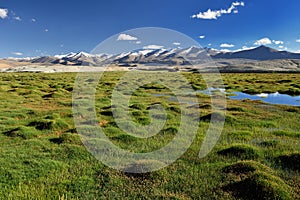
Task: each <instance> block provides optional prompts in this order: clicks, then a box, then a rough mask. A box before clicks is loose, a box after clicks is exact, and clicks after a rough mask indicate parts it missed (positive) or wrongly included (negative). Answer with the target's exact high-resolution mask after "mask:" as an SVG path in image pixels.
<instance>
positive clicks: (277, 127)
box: [0, 72, 300, 199]
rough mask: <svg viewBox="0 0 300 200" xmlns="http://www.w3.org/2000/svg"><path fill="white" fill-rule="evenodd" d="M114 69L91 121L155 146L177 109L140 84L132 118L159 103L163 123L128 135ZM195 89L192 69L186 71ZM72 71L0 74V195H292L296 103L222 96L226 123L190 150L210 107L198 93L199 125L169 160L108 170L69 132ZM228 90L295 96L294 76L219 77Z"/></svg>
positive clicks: (298, 139) (143, 120)
mask: <svg viewBox="0 0 300 200" xmlns="http://www.w3.org/2000/svg"><path fill="white" fill-rule="evenodd" d="M121 76H122V72H107V73H105V74H104V76H103V79H102V80H101V81H100V82H99V84H98V86H97V92H96V98H95V99H96V113H97V119H98V122H97V124H98V125H99V126H100V127H101V128H102V129H103V130H104V132H105V133H106V135H107V136H108V137H109V138H110V140H111V141H113V143H114V144H116V145H118V146H120V147H122V148H124V149H128V150H130V151H134V152H148V151H152V150H154V149H159V148H161V147H162V146H164V145H166V144H167V143H168V142H170V141H171V140H172V138H174V135H175V134H176V132H177V129H178V126H179V124H178V121H180V120H178V119H180V114H181V109H180V106H179V104H178V103H177V102H174V101H169V100H168V98H165V97H163V96H155V95H152V94H157V93H166V94H167V93H169V92H170V91H169V90H168V89H166V88H164V87H162V86H159V85H155V84H153V85H145V86H144V87H142V88H140V89H138V90H136V91H135V92H134V95H133V97H132V99H131V104H130V113H131V116H132V118H133V119H134V121H135V122H137V123H139V124H141V125H146V124H148V123H150V118H149V107H150V106H151V105H153V104H157V103H160V104H161V105H163V107H164V108H165V109H166V111H167V115H168V120H167V123H166V124H165V126H164V127H163V129H162V130H161V132H160V133H159V134H158V135H156V136H154V137H151V138H148V139H139V138H135V137H132V136H129V135H127V134H126V133H124V132H123V131H122V130H120V129H119V128H118V127H117V125H116V123H115V122H114V119H113V115H112V107H111V101H110V98H111V95H112V91H113V89H114V87H115V86H116V84H117V82H118V80H119V78H120V77H121ZM184 76H186V78H187V79H188V80H189V81H190V83H191V85H192V87H193V88H194V89H195V90H203V89H205V88H206V86H205V82H204V81H203V79H202V78H201V75H200V74H197V73H184ZM75 77H76V74H75V73H60V74H39V73H37V74H35V73H2V74H0V86H1V87H0V99H1V100H0V101H1V104H0V144H1V145H0V152H1V154H0V167H1V169H0V198H1V199H300V131H299V130H300V121H299V117H300V107H293V106H287V105H270V104H266V103H263V102H261V101H250V100H242V101H237V100H230V99H228V100H227V108H226V120H225V125H224V129H223V131H222V135H221V137H220V139H219V141H218V143H217V145H216V146H215V148H214V149H213V150H212V151H211V152H210V153H209V155H208V156H206V157H205V158H202V159H200V158H199V157H198V153H199V150H200V147H201V144H202V142H203V140H204V138H205V134H206V131H207V129H208V127H209V116H211V114H212V108H211V105H210V98H209V96H206V95H202V94H199V95H198V99H199V103H200V108H196V109H195V112H200V113H201V117H200V119H201V120H200V123H199V129H198V132H197V135H196V139H195V140H194V142H193V143H192V145H191V147H190V148H189V149H188V151H187V152H186V153H185V154H184V155H183V156H182V157H181V158H180V159H178V160H177V161H176V162H175V163H173V164H172V165H170V166H168V167H166V168H163V169H161V170H158V171H154V172H150V173H146V174H129V173H124V172H120V171H117V170H114V169H111V168H109V167H107V166H105V165H104V164H102V163H101V162H99V161H98V160H97V159H95V158H94V157H93V156H92V155H91V154H90V153H89V152H88V151H87V150H86V148H85V147H84V145H83V144H82V142H81V140H80V137H79V136H78V134H77V131H76V128H75V126H74V121H73V113H72V91H73V86H74V81H75ZM222 77H223V81H224V85H225V88H226V89H227V90H228V91H243V92H245V93H249V94H259V93H272V92H280V93H283V94H290V95H294V96H298V95H300V74H276V73H274V74H271V73H270V74H263V73H262V74H250V73H249V74H246V73H245V74H239V73H236V74H222Z"/></svg>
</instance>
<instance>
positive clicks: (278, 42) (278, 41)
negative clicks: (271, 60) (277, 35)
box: [272, 40, 284, 45]
mask: <svg viewBox="0 0 300 200" xmlns="http://www.w3.org/2000/svg"><path fill="white" fill-rule="evenodd" d="M272 42H273V43H274V44H276V45H280V44H284V42H283V41H280V40H272Z"/></svg>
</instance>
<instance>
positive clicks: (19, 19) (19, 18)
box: [14, 16, 22, 21]
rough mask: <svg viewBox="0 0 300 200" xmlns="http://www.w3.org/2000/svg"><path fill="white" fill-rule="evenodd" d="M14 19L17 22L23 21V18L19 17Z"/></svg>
mask: <svg viewBox="0 0 300 200" xmlns="http://www.w3.org/2000/svg"><path fill="white" fill-rule="evenodd" d="M14 19H15V20H17V21H22V19H21V17H18V16H17V17H14Z"/></svg>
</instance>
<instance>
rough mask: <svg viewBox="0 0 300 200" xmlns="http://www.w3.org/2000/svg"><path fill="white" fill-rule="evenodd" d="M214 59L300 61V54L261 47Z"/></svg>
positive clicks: (216, 56)
mask: <svg viewBox="0 0 300 200" xmlns="http://www.w3.org/2000/svg"><path fill="white" fill-rule="evenodd" d="M213 58H222V59H238V58H240V59H251V60H275V59H300V54H296V53H291V52H288V51H278V50H276V49H272V48H270V47H266V46H260V47H257V48H255V49H250V50H244V51H238V52H227V53H219V54H217V55H214V56H213Z"/></svg>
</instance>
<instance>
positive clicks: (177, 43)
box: [173, 42, 181, 46]
mask: <svg viewBox="0 0 300 200" xmlns="http://www.w3.org/2000/svg"><path fill="white" fill-rule="evenodd" d="M173 45H175V46H180V45H181V43H180V42H174V43H173Z"/></svg>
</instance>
